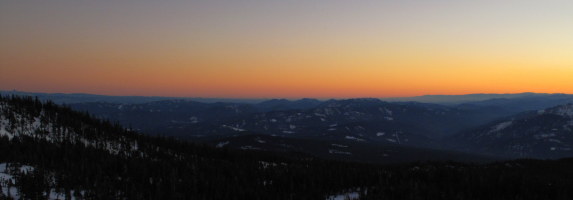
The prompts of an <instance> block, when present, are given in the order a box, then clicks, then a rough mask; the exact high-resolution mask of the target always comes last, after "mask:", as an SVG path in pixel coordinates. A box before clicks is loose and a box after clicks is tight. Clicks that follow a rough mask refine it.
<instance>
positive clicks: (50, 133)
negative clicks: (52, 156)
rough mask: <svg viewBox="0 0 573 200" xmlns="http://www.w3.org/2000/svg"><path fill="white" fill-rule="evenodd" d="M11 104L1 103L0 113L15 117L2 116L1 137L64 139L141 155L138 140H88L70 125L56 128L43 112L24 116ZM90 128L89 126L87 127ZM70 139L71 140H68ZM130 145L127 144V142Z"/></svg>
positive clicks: (114, 151) (0, 122) (0, 121)
mask: <svg viewBox="0 0 573 200" xmlns="http://www.w3.org/2000/svg"><path fill="white" fill-rule="evenodd" d="M12 109H13V108H12V107H11V106H8V105H6V104H2V105H0V113H3V112H12V113H14V119H13V121H11V120H10V119H7V117H6V116H3V115H2V116H0V137H8V139H10V140H12V139H14V138H15V137H23V136H28V137H32V138H35V139H40V140H45V141H47V142H51V143H62V142H64V140H66V141H67V142H68V141H69V142H72V143H74V144H83V145H85V146H86V147H88V146H90V147H97V148H101V149H103V150H106V151H108V152H109V153H111V154H114V155H118V154H120V153H124V154H125V155H128V156H129V155H139V154H138V153H137V150H138V145H137V142H136V141H134V140H131V139H129V138H126V137H122V138H119V139H117V140H116V139H114V140H106V141H101V142H100V143H99V144H96V141H92V140H88V139H86V138H85V136H83V134H81V131H82V130H80V134H77V133H75V132H74V130H73V129H71V128H69V127H60V128H59V129H55V128H54V125H53V124H52V123H49V122H46V121H49V120H46V119H45V116H44V114H43V112H41V113H40V114H39V115H38V116H23V115H21V114H19V113H16V112H15V111H14V110H12ZM12 124H23V126H16V127H15V128H13V129H12V128H11V127H12ZM86 128H89V127H86ZM68 139H69V140H68ZM126 143H127V144H129V145H127V146H126V145H125V144H126Z"/></svg>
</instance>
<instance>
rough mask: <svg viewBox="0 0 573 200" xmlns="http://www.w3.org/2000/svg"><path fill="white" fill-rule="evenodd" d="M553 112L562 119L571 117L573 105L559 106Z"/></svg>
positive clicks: (572, 115)
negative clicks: (562, 117)
mask: <svg viewBox="0 0 573 200" xmlns="http://www.w3.org/2000/svg"><path fill="white" fill-rule="evenodd" d="M554 112H555V114H557V115H561V116H564V117H573V104H568V105H564V106H560V107H558V108H557V109H556V110H555V111H554Z"/></svg>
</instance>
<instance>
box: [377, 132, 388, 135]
mask: <svg viewBox="0 0 573 200" xmlns="http://www.w3.org/2000/svg"><path fill="white" fill-rule="evenodd" d="M384 134H386V133H384V132H378V133H376V136H384Z"/></svg>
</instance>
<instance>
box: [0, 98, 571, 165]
mask: <svg viewBox="0 0 573 200" xmlns="http://www.w3.org/2000/svg"><path fill="white" fill-rule="evenodd" d="M8 94H9V95H12V94H15V93H8ZM2 95H7V94H6V93H2ZM15 95H18V94H15ZM20 95H24V94H20ZM97 97H98V98H94V99H91V100H92V101H91V102H88V100H90V96H89V95H88V96H83V95H79V97H78V96H77V95H67V94H54V95H52V94H43V95H40V96H38V98H39V99H44V100H50V99H51V98H54V99H55V100H59V101H60V102H68V103H66V105H67V106H69V107H70V108H72V109H74V110H78V111H85V112H88V113H90V114H91V115H93V116H95V117H98V118H100V119H107V120H110V121H112V122H119V124H120V125H122V126H125V127H128V128H130V129H131V130H136V131H140V132H143V133H146V134H149V135H163V136H171V137H176V138H181V139H187V140H191V141H198V142H203V143H207V144H210V145H214V146H217V145H219V146H228V147H233V148H239V149H260V150H277V151H300V152H305V153H309V154H312V155H316V156H320V157H336V158H341V159H345V157H346V159H349V160H368V158H375V159H379V160H381V161H383V162H386V161H390V160H391V159H389V158H385V155H386V157H391V156H393V159H398V158H397V157H396V156H400V159H398V160H415V159H418V158H419V157H416V156H413V155H414V154H410V155H409V156H406V157H410V158H404V157H402V156H405V154H403V153H402V152H416V151H417V150H416V149H426V150H427V149H433V150H435V151H447V152H451V151H460V152H465V153H470V154H483V155H485V156H486V157H490V158H491V157H501V158H521V157H534V158H560V157H566V156H569V155H571V156H573V153H570V152H569V150H567V149H568V148H569V144H573V143H571V142H570V141H568V140H566V138H560V137H558V136H551V137H547V140H543V141H550V142H554V143H557V141H558V140H559V141H560V142H562V144H561V145H557V144H555V145H553V144H549V143H548V144H545V143H544V144H543V145H541V144H537V143H536V144H533V143H530V142H531V141H539V139H535V137H537V138H539V137H542V136H535V137H534V136H531V137H533V138H534V139H532V140H531V141H530V140H529V139H531V137H523V138H520V137H514V136H511V137H510V136H509V135H511V134H513V135H516V134H517V135H519V133H523V134H525V133H527V134H531V135H543V134H550V135H551V133H547V132H543V131H542V130H545V129H539V128H538V126H539V127H545V126H547V127H552V128H551V129H554V128H555V127H553V126H558V125H559V126H561V127H567V124H566V123H569V122H568V121H566V120H565V121H563V120H564V119H559V120H561V121H563V122H561V121H559V120H557V119H556V120H557V121H551V120H548V119H553V118H555V117H553V118H552V117H538V118H531V119H524V120H525V121H523V122H521V121H519V122H521V123H523V124H520V125H519V126H517V125H516V123H517V122H518V121H512V122H511V123H512V124H513V126H510V127H509V128H508V129H503V130H502V129H500V130H499V132H496V133H495V134H494V135H496V137H492V135H491V134H485V133H488V132H489V131H490V130H492V129H495V128H492V127H498V126H503V125H504V124H507V123H509V122H508V121H511V120H510V119H522V118H524V116H530V115H531V113H537V112H538V111H539V110H543V109H548V108H551V107H555V106H564V105H567V104H568V103H573V95H567V94H535V93H522V94H500V95H495V94H475V95H462V96H427V97H428V98H429V97H432V98H433V97H437V98H438V99H439V98H441V99H450V100H452V99H454V100H456V99H457V101H458V102H459V101H461V100H462V99H466V100H469V99H479V100H478V101H464V102H465V103H457V104H434V103H420V102H411V101H404V102H388V101H382V100H380V99H373V98H369V99H368V98H363V99H341V100H335V99H332V100H326V101H321V100H317V99H300V100H287V99H271V100H266V101H261V102H249V103H244V102H232V101H229V102H216V103H210V102H198V101H194V100H190V99H168V98H165V97H109V98H110V99H107V98H108V97H106V96H103V97H100V96H97ZM70 99H72V100H70ZM75 101H79V103H72V102H75ZM84 101H85V102H84ZM548 110H550V109H548ZM548 113H550V112H548ZM557 122H559V123H557ZM551 123H557V124H551ZM563 123H565V124H563ZM500 124H501V125H500ZM531 124H536V126H535V127H533V126H531ZM518 127H520V128H519V129H517V130H513V129H511V128H518ZM559 130H561V129H559ZM506 131H512V132H508V133H506ZM562 131H563V132H564V133H563V134H567V133H566V132H567V130H562ZM478 136H479V137H478ZM549 139H552V140H549ZM263 141H264V142H263ZM519 145H522V146H519ZM342 146H344V147H342ZM533 147H535V149H531V148H533ZM511 148H518V149H519V148H521V149H522V150H511ZM388 149H393V150H388ZM397 149H401V150H397ZM523 149H526V150H527V151H525V150H523ZM542 149H546V150H547V149H548V150H547V151H542ZM552 149H553V150H552ZM368 152H378V153H371V154H369V153H368ZM388 152H392V153H388ZM396 152H398V153H396ZM438 154H439V153H438ZM453 154H457V155H459V153H453ZM453 154H452V155H453ZM366 155H368V156H366ZM433 155H437V154H433V153H431V155H430V156H428V158H430V157H432V158H436V156H433ZM438 157H439V156H438ZM454 157H455V156H454ZM470 157H471V156H470Z"/></svg>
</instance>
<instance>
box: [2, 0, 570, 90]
mask: <svg viewBox="0 0 573 200" xmlns="http://www.w3.org/2000/svg"><path fill="white" fill-rule="evenodd" d="M572 11H573V1H557V0H550V1H533V0H525V1H523V0H520V1H518V0H508V1H488V0H486V1H448V0H424V1H422V0H419V1H416V0H414V1H370V0H367V1H342V0H334V1H332V0H328V1H327V0H317V1H257V0H246V1H214V0H210V1H147V0H144V1H130V0H125V1H71V0H69V1H29V0H19V1H2V2H0V30H1V31H0V90H12V89H16V90H24V91H34V92H83V93H96V94H108V95H145V96H151V95H153V96H184V97H232V98H258V97H264V98H269V97H284V98H299V97H316V98H330V97H396V96H416V95H424V94H468V93H519V92H543V93H573V78H572V77H573V12H572Z"/></svg>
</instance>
